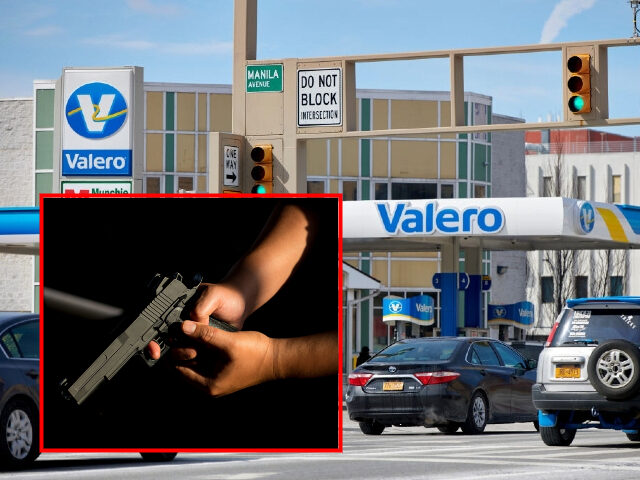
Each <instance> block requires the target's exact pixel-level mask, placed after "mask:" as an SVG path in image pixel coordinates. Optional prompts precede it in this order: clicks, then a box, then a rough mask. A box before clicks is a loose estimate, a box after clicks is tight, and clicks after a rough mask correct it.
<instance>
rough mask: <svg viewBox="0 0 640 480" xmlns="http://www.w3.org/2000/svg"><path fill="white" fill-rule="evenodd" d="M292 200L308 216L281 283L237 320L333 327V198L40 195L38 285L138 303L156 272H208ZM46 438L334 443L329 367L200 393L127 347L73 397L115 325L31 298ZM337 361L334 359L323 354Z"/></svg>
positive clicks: (101, 442) (55, 442)
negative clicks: (115, 370)
mask: <svg viewBox="0 0 640 480" xmlns="http://www.w3.org/2000/svg"><path fill="white" fill-rule="evenodd" d="M282 202H292V203H298V204H300V205H301V206H302V207H303V208H305V210H307V211H309V212H311V214H312V215H313V216H314V217H316V218H317V221H318V225H319V230H318V234H317V236H316V237H315V239H314V241H313V243H312V244H311V247H310V249H309V251H308V253H307V255H306V256H305V258H304V260H303V261H302V263H301V264H300V265H298V268H297V269H296V271H295V272H294V274H293V276H292V277H291V278H290V279H289V281H288V282H287V283H286V284H285V286H284V287H283V288H282V289H281V290H280V292H278V294H276V296H274V297H273V298H272V299H271V300H270V301H269V302H268V303H267V304H265V305H264V306H263V307H262V308H261V309H259V310H258V311H256V312H255V313H254V314H253V315H251V316H250V317H249V318H248V319H247V321H246V322H245V326H244V330H258V331H261V332H263V333H265V334H267V335H269V336H272V337H295V336H300V335H307V334H310V333H315V332H321V331H327V330H335V329H336V328H337V327H338V317H337V315H338V309H339V308H340V306H339V305H336V304H337V303H338V302H337V293H338V278H339V277H338V275H339V274H340V272H339V265H338V261H337V260H338V258H339V255H338V199H337V198H286V199H278V198H238V197H236V198H233V197H231V198H202V197H191V198H189V197H186V198H176V197H171V198H140V197H128V198H116V197H113V198H68V197H66V198H63V197H59V198H56V197H53V198H52V197H48V198H43V200H42V205H41V214H42V215H43V231H42V237H41V241H42V246H43V258H42V261H43V274H42V277H41V283H42V284H43V286H44V287H48V288H53V289H56V290H60V291H64V292H68V293H71V294H74V295H78V296H81V297H84V298H89V299H92V300H96V301H99V302H103V303H106V304H109V305H114V306H118V307H121V308H124V309H125V311H126V312H127V314H125V317H127V318H130V317H131V315H132V314H137V313H138V312H139V311H140V310H141V307H142V306H144V302H145V299H146V298H147V296H148V290H147V287H146V285H147V283H148V282H149V280H150V279H151V278H152V277H153V275H154V274H155V273H162V274H171V273H173V272H180V273H182V274H183V275H184V276H185V277H186V276H189V275H192V274H193V273H196V272H199V273H202V274H203V276H204V281H205V282H212V283H213V282H216V281H219V280H220V279H221V278H222V277H223V276H224V275H225V273H226V272H227V271H228V270H229V269H230V268H231V267H232V265H233V264H234V263H235V262H236V261H237V260H238V258H239V257H240V256H241V255H242V254H243V253H245V252H246V251H247V250H248V249H249V248H250V247H251V245H252V244H253V242H254V241H255V239H256V237H257V236H258V235H259V233H260V231H261V230H262V228H263V226H264V225H265V223H266V221H267V219H268V218H269V215H270V214H271V213H272V212H273V211H274V209H275V208H277V206H278V204H279V203H282ZM42 311H43V322H44V323H43V349H44V351H43V382H44V391H43V392H42V399H41V402H42V406H43V410H44V423H43V432H44V447H45V448H64V449H82V448H105V449H107V448H137V449H142V448H162V449H174V450H179V449H185V448H198V449H200V448H202V449H209V448H212V449H215V448H239V449H243V448H246V449H251V448H337V447H338V435H339V433H338V417H339V414H340V413H341V412H339V410H338V402H339V393H338V388H339V381H340V380H339V379H338V376H337V375H336V376H330V377H325V378H318V379H309V380H283V381H276V382H269V383H267V384H263V385H258V386H255V387H251V388H248V389H245V390H243V391H240V392H237V393H234V394H231V395H228V396H226V397H220V398H217V399H213V398H210V397H208V396H206V395H205V394H203V393H200V392H199V391H198V390H196V389H195V388H193V387H192V386H191V385H188V384H186V383H185V382H184V381H183V380H182V379H181V378H178V377H177V375H175V373H174V372H173V371H172V369H171V368H169V366H168V365H162V362H161V364H159V365H157V366H155V367H153V368H148V367H147V366H146V364H145V363H144V362H142V360H141V359H138V358H134V361H132V362H130V363H129V365H128V366H127V367H125V368H124V369H123V370H122V371H121V373H120V374H119V375H118V376H117V377H116V378H115V379H114V380H112V381H111V382H109V383H108V384H107V385H106V386H105V387H104V388H101V389H100V390H99V391H97V392H96V393H94V395H93V396H92V397H90V398H89V399H88V400H87V401H86V402H85V403H83V404H82V405H81V406H80V407H77V406H75V405H71V404H68V403H67V402H65V401H64V400H63V399H62V397H61V395H60V394H59V392H58V388H57V385H58V383H59V382H60V380H62V379H63V378H65V377H67V378H69V379H70V380H71V381H74V380H75V379H76V378H77V377H78V376H79V374H80V373H81V372H82V371H84V369H85V368H87V367H88V366H89V364H90V363H91V362H92V361H93V359H95V357H96V356H97V355H98V354H99V353H100V352H102V350H103V349H104V347H105V346H106V345H107V344H109V343H110V342H111V340H113V338H115V336H116V335H117V333H119V330H118V328H120V329H122V328H123V327H122V326H121V325H124V323H123V321H122V320H121V319H120V320H118V319H113V320H87V319H83V318H74V317H73V316H70V315H69V314H65V313H63V312H60V311H57V310H53V309H51V308H48V307H47V304H46V301H45V305H44V306H43V309H42ZM336 362H338V359H336Z"/></svg>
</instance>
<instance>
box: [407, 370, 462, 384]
mask: <svg viewBox="0 0 640 480" xmlns="http://www.w3.org/2000/svg"><path fill="white" fill-rule="evenodd" d="M414 375H415V376H416V378H417V379H418V380H420V383H422V384H423V385H435V384H437V383H448V382H452V381H454V380H455V379H456V378H458V377H459V376H460V374H459V373H458V372H429V373H414Z"/></svg>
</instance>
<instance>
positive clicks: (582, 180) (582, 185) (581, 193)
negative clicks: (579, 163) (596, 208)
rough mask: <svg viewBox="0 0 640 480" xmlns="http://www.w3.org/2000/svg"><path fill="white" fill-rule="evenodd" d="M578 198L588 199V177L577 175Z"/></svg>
mask: <svg viewBox="0 0 640 480" xmlns="http://www.w3.org/2000/svg"><path fill="white" fill-rule="evenodd" d="M576 198H577V199H578V200H586V199H587V177H576Z"/></svg>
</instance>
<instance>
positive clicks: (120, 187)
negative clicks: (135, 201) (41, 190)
mask: <svg viewBox="0 0 640 480" xmlns="http://www.w3.org/2000/svg"><path fill="white" fill-rule="evenodd" d="M60 191H61V193H76V194H87V193H92V194H95V193H132V189H131V182H80V181H78V182H66V181H62V182H61V187H60Z"/></svg>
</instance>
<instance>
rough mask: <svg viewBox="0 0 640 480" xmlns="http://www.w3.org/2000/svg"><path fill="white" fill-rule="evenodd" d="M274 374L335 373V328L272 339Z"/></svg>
mask: <svg viewBox="0 0 640 480" xmlns="http://www.w3.org/2000/svg"><path fill="white" fill-rule="evenodd" d="M271 341H272V347H273V348H272V354H273V372H274V377H275V378H277V379H278V378H313V377H322V376H325V375H334V374H336V373H338V362H339V354H340V346H339V345H338V332H337V331H333V332H324V333H317V334H314V335H309V336H306V337H296V338H275V339H272V340H271Z"/></svg>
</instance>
